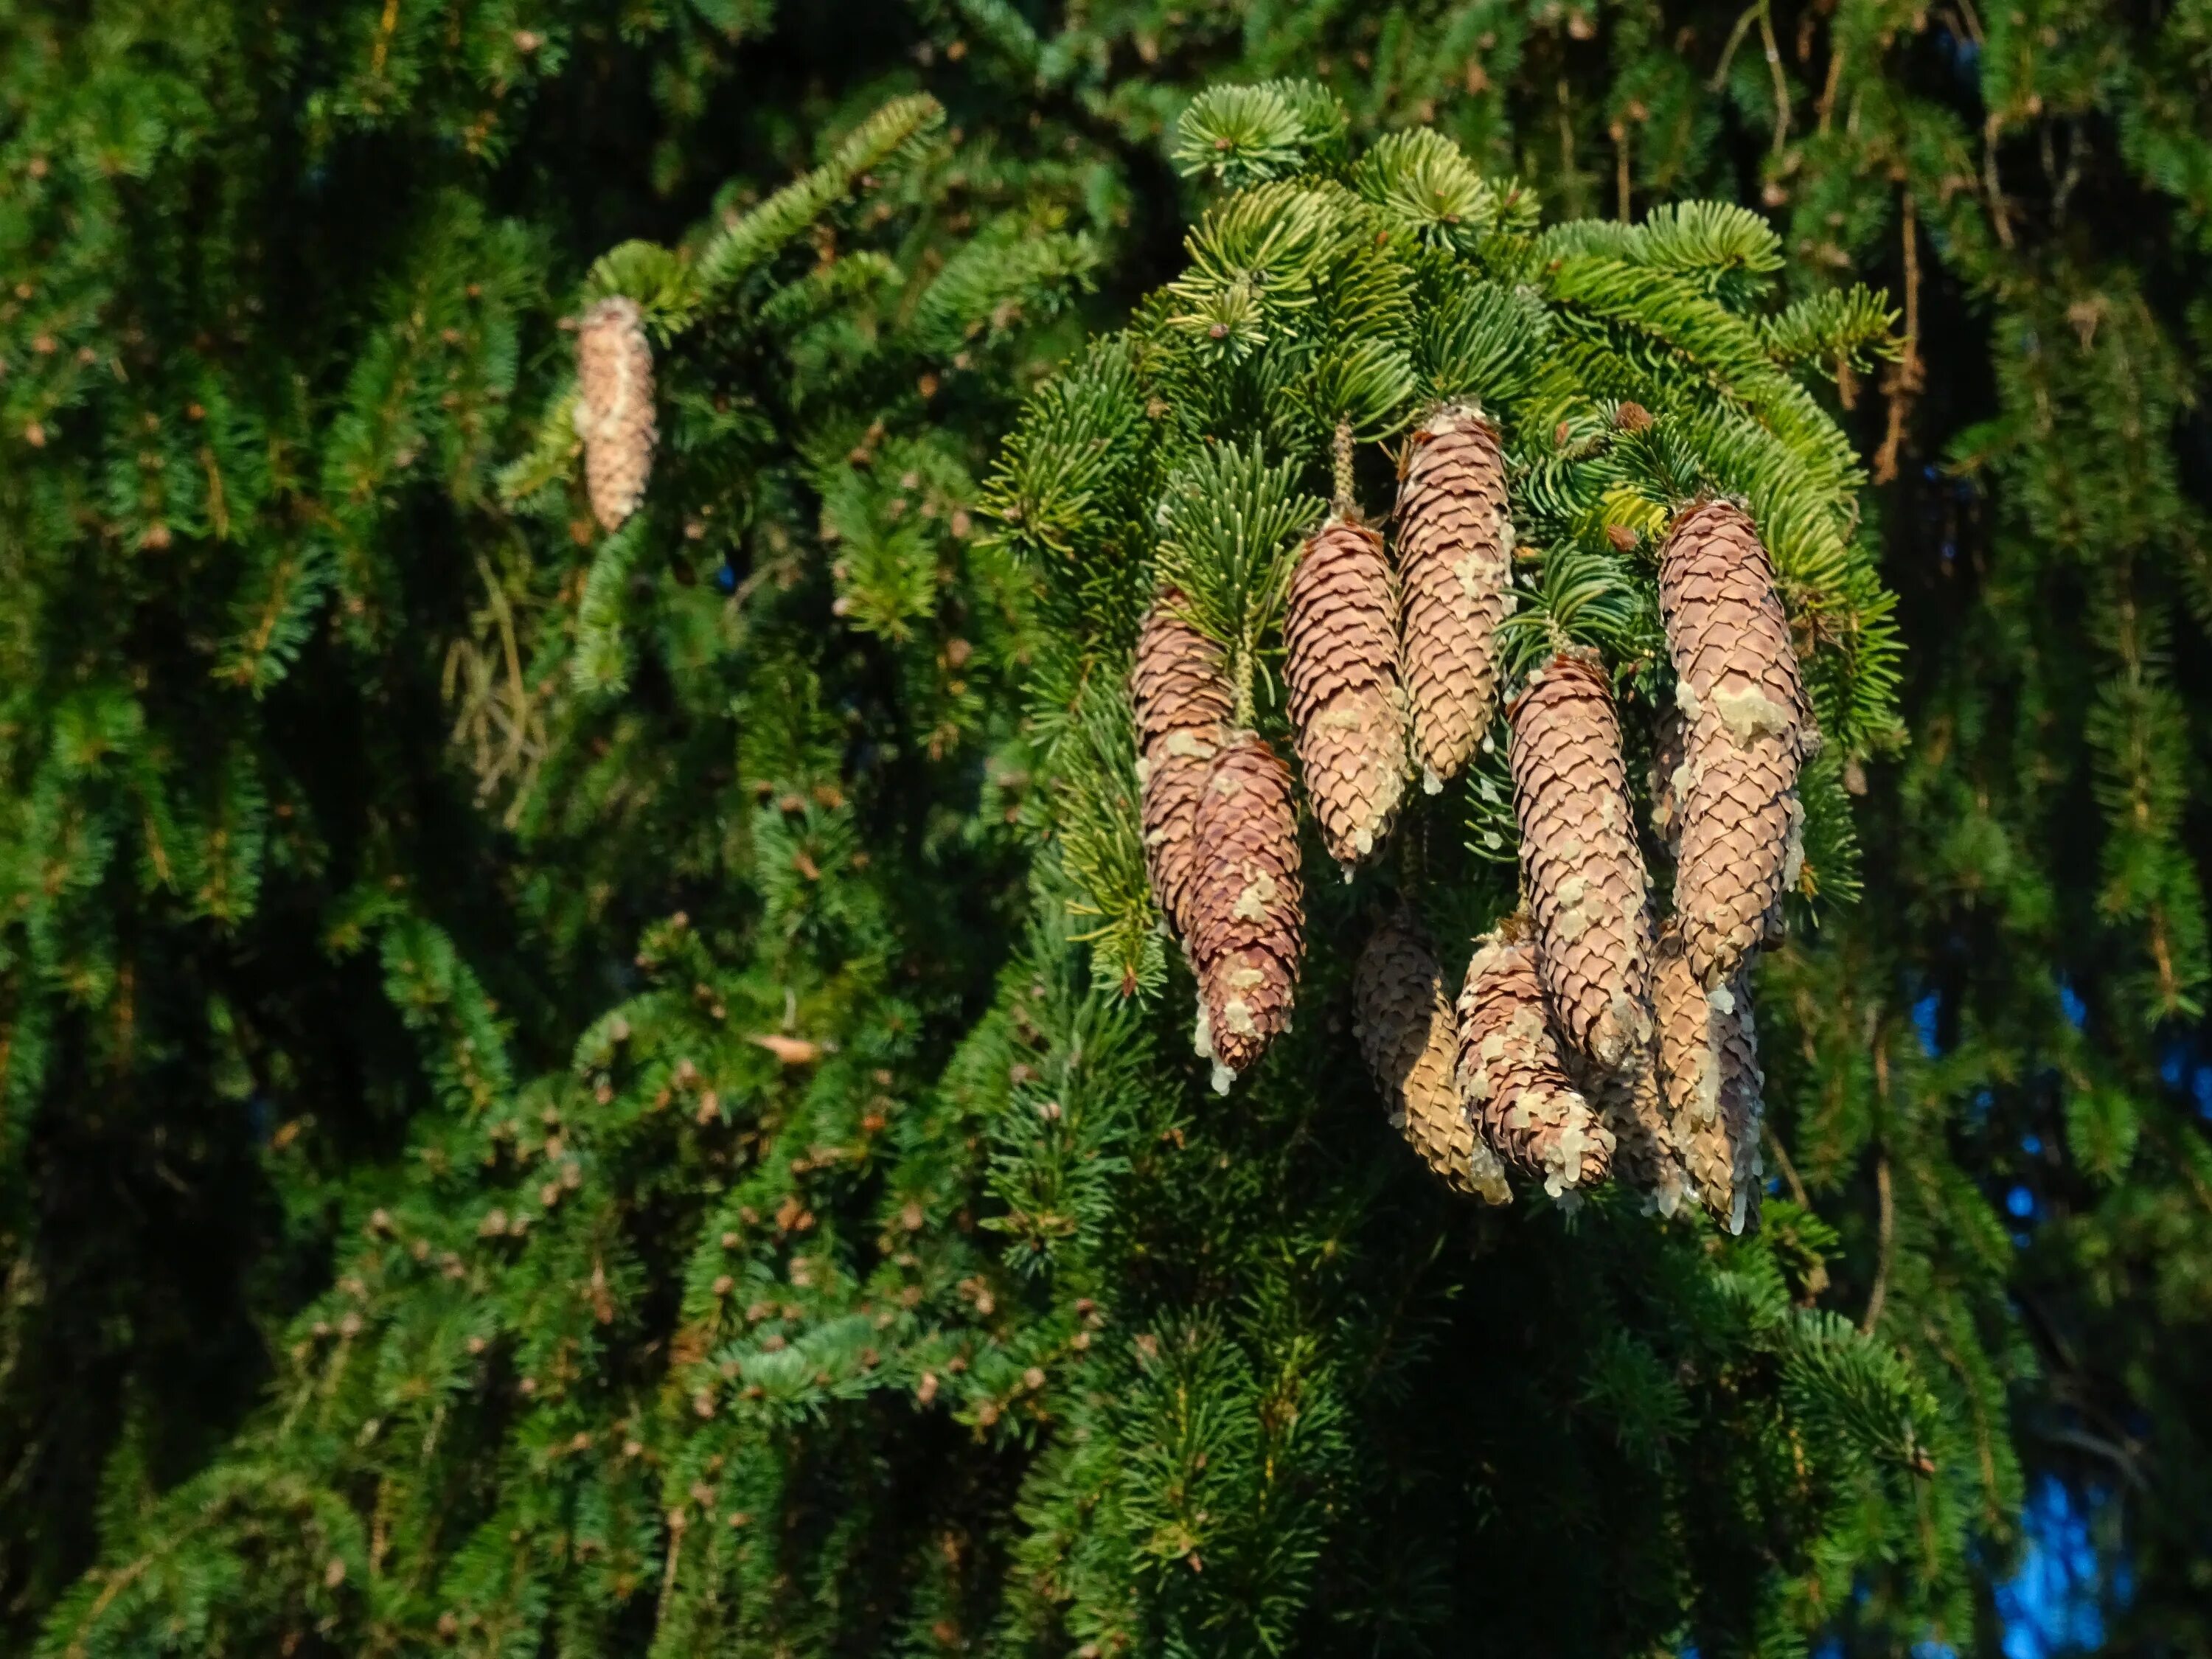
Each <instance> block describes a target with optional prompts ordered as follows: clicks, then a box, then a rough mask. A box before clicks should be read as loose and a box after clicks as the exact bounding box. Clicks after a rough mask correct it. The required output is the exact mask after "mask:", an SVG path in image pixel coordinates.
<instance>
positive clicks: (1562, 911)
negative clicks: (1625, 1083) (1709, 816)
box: [1510, 653, 1651, 1076]
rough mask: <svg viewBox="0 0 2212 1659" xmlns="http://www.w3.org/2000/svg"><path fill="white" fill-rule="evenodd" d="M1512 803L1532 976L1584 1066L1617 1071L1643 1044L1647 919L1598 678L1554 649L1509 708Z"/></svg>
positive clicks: (1621, 770) (1630, 1065)
mask: <svg viewBox="0 0 2212 1659" xmlns="http://www.w3.org/2000/svg"><path fill="white" fill-rule="evenodd" d="M1511 714H1512V720H1513V742H1512V747H1511V753H1510V759H1511V762H1512V767H1513V807H1514V812H1515V815H1516V817H1518V819H1519V820H1520V825H1521V878H1522V884H1523V886H1524V887H1526V889H1527V890H1528V905H1529V908H1530V910H1531V911H1532V912H1533V913H1534V920H1535V944H1536V962H1537V971H1538V972H1539V974H1541V976H1542V978H1543V982H1544V995H1545V998H1546V1000H1547V1003H1548V1005H1549V1006H1550V1009H1551V1014H1552V1019H1553V1024H1556V1025H1557V1026H1558V1027H1559V1030H1560V1031H1561V1032H1562V1033H1563V1034H1564V1035H1565V1037H1566V1039H1567V1041H1568V1043H1569V1045H1570V1047H1571V1048H1572V1049H1573V1050H1574V1052H1575V1054H1576V1055H1577V1058H1578V1060H1580V1061H1581V1062H1586V1066H1587V1069H1589V1070H1590V1071H1591V1072H1592V1073H1593V1074H1595V1073H1606V1074H1613V1073H1619V1074H1621V1075H1624V1076H1625V1075H1627V1074H1629V1073H1632V1072H1634V1071H1635V1070H1636V1069H1637V1067H1638V1066H1639V1065H1641V1063H1642V1057H1643V1054H1644V1049H1645V1048H1647V1047H1648V1046H1649V1044H1650V1037H1651V1014H1650V1004H1651V921H1650V911H1649V909H1648V902H1649V882H1648V878H1646V877H1645V875H1644V855H1643V854H1642V853H1641V851H1640V850H1639V849H1638V847H1637V842H1636V828H1635V822H1634V817H1633V808H1632V805H1631V804H1630V801H1629V796H1628V777H1627V769H1626V763H1624V762H1623V761H1622V759H1621V756H1620V723H1619V721H1618V720H1616V719H1615V718H1614V714H1613V692H1612V690H1611V688H1610V687H1609V686H1608V685H1607V682H1606V678H1605V671H1604V670H1603V669H1602V668H1601V667H1599V666H1598V665H1595V663H1593V662H1591V661H1589V659H1585V658H1583V657H1582V656H1580V655H1576V654H1570V653H1561V654H1560V655H1559V656H1557V657H1554V658H1553V659H1552V660H1551V662H1550V663H1549V664H1548V665H1546V666H1545V667H1544V668H1542V669H1541V670H1540V671H1538V672H1537V673H1536V674H1535V675H1534V677H1532V678H1530V680H1529V682H1528V689H1527V690H1524V691H1522V694H1521V696H1519V697H1518V698H1517V699H1516V701H1515V702H1514V705H1513V708H1512V710H1511Z"/></svg>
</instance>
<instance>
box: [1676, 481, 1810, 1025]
mask: <svg viewBox="0 0 2212 1659" xmlns="http://www.w3.org/2000/svg"><path fill="white" fill-rule="evenodd" d="M1659 609H1660V614H1661V616H1662V617H1663V618H1664V619H1665V622H1666V624H1667V647H1668V654H1669V655H1670V656H1671V657H1672V658H1673V659H1674V678H1675V696H1676V700H1677V701H1678V702H1680V705H1681V709H1682V714H1683V717H1684V719H1685V720H1686V727H1687V729H1686V734H1685V739H1684V752H1685V755H1686V766H1685V768H1684V769H1683V773H1682V777H1683V789H1682V831H1681V849H1680V855H1679V860H1678V867H1677V869H1676V872H1675V877H1674V908H1675V911H1676V914H1677V915H1679V916H1680V918H1681V924H1682V943H1683V946H1684V948H1685V950H1686V951H1687V953H1688V956H1689V960H1690V966H1691V968H1692V969H1693V970H1694V971H1695V972H1696V974H1697V976H1698V982H1699V984H1701V985H1704V986H1705V987H1708V988H1711V987H1714V986H1717V985H1722V984H1725V983H1726V982H1727V981H1729V979H1730V978H1732V977H1733V976H1734V975H1735V971H1736V969H1738V967H1740V966H1741V963H1742V962H1743V960H1744V957H1746V955H1747V953H1748V952H1750V951H1752V950H1753V948H1754V947H1755V946H1756V945H1758V944H1759V941H1760V939H1762V937H1763V936H1764V935H1765V931H1766V924H1767V917H1768V915H1769V913H1770V912H1771V910H1772V909H1773V908H1774V906H1775V904H1776V902H1777V901H1778V900H1779V899H1780V897H1781V896H1782V894H1783V893H1784V890H1787V889H1788V888H1789V887H1790V885H1791V884H1794V883H1795V882H1796V878H1797V872H1798V869H1799V867H1800V866H1802V861H1803V857H1804V854H1803V842H1802V836H1803V823H1804V815H1803V811H1802V808H1801V807H1800V806H1799V805H1798V802H1797V774H1798V769H1799V768H1800V767H1801V766H1802V764H1803V763H1804V761H1805V759H1806V757H1808V756H1809V755H1810V754H1811V753H1812V752H1813V750H1814V746H1815V745H1816V744H1817V742H1818V738H1817V734H1816V733H1815V732H1814V726H1813V718H1812V709H1811V707H1810V705H1809V704H1808V702H1806V699H1805V685H1804V681H1803V679H1802V677H1801V676H1800V674H1799V672H1798V669H1797V653H1796V647H1794V646H1793V645H1792V644H1791V643H1790V621H1789V618H1788V617H1786V616H1784V614H1783V610H1782V599H1781V596H1780V594H1778V592H1776V591H1775V586H1774V566H1773V563H1772V562H1771V560H1770V559H1769V558H1768V557H1767V554H1766V549H1765V547H1764V546H1763V545H1761V544H1760V542H1759V532H1758V529H1757V527H1756V526H1754V525H1753V523H1752V521H1751V519H1750V517H1749V515H1747V513H1745V512H1744V511H1743V509H1742V508H1741V507H1736V506H1735V505H1733V504H1732V503H1730V502H1728V501H1705V502H1702V503H1700V504H1699V505H1698V506H1696V507H1692V508H1691V509H1690V510H1689V511H1688V512H1687V513H1684V514H1683V515H1682V516H1681V517H1680V519H1679V520H1676V521H1675V524H1674V530H1673V531H1672V532H1671V533H1670V534H1669V535H1668V538H1667V544H1666V545H1665V546H1664V547H1663V548H1662V549H1661V550H1660V553H1659Z"/></svg>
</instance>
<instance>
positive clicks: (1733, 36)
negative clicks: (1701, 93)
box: [1705, 0, 1766, 92]
mask: <svg viewBox="0 0 2212 1659" xmlns="http://www.w3.org/2000/svg"><path fill="white" fill-rule="evenodd" d="M1765 7H1766V0H1752V3H1751V4H1750V5H1748V6H1747V7H1746V8H1745V9H1744V14H1743V15H1742V16H1741V17H1739V18H1737V19H1736V20H1735V27H1734V28H1732V29H1730V30H1729V38H1728V45H1726V46H1723V47H1722V48H1721V61H1720V67H1719V68H1717V69H1716V70H1714V71H1713V78H1712V79H1711V80H1710V81H1708V82H1705V90H1706V91H1707V92H1718V91H1719V90H1720V89H1721V88H1723V87H1724V86H1726V85H1727V84H1728V72H1729V64H1732V63H1734V62H1735V49H1736V48H1737V47H1738V46H1741V45H1742V44H1743V37H1744V36H1745V35H1747V34H1748V33H1751V26H1752V25H1753V23H1756V22H1757V21H1759V13H1760V12H1761V11H1763V10H1765Z"/></svg>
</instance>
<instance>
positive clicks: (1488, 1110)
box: [1458, 923, 1613, 1198]
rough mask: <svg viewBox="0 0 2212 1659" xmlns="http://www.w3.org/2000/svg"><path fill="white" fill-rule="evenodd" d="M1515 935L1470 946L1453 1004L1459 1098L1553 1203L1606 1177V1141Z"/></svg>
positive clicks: (1508, 930)
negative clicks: (1564, 1059) (1564, 1058)
mask: <svg viewBox="0 0 2212 1659" xmlns="http://www.w3.org/2000/svg"><path fill="white" fill-rule="evenodd" d="M1517 933H1518V929H1517V927H1516V925H1515V924H1510V923H1509V924H1508V925H1507V926H1506V927H1502V928H1500V929H1498V931H1497V932H1495V933H1488V934H1486V935H1484V937H1483V938H1481V939H1478V940H1477V941H1476V942H1475V948H1474V960H1473V961H1471V962H1469V963H1468V965H1467V983H1466V985H1465V987H1463V988H1462V990H1461V992H1460V997H1459V1067H1458V1082H1459V1090H1460V1095H1461V1097H1462V1099H1463V1100H1465V1101H1466V1103H1467V1109H1468V1114H1469V1115H1470V1116H1471V1117H1472V1118H1473V1119H1474V1125H1475V1127H1476V1128H1477V1130H1478V1131H1480V1135H1481V1138H1482V1139H1485V1140H1486V1141H1488V1142H1489V1144H1490V1145H1491V1146H1492V1147H1493V1148H1494V1149H1495V1150H1496V1152H1497V1153H1498V1156H1499V1157H1501V1158H1504V1161H1505V1162H1506V1163H1507V1164H1510V1165H1511V1166H1512V1167H1513V1168H1514V1169H1516V1170H1520V1171H1521V1172H1522V1174H1524V1175H1527V1176H1533V1177H1534V1178H1535V1179H1536V1180H1539V1181H1541V1182H1543V1183H1544V1190H1545V1191H1546V1192H1547V1193H1549V1194H1552V1196H1553V1197H1554V1198H1557V1197H1558V1196H1559V1194H1561V1193H1564V1192H1567V1191H1569V1190H1571V1189H1577V1188H1587V1187H1594V1186H1595V1185H1596V1184H1597V1183H1598V1182H1601V1181H1603V1180H1604V1179H1605V1177H1606V1174H1607V1171H1608V1170H1610V1169H1611V1168H1612V1166H1613V1131H1612V1130H1610V1129H1608V1128H1607V1127H1605V1125H1603V1124H1602V1123H1601V1122H1599V1121H1598V1120H1597V1117H1596V1115H1595V1114H1594V1113H1592V1111H1591V1110H1590V1109H1589V1102H1587V1101H1585V1100H1584V1099H1583V1097H1582V1096H1581V1095H1580V1094H1579V1093H1577V1091H1576V1090H1575V1085H1573V1083H1572V1082H1571V1081H1570V1080H1569V1079H1568V1077H1567V1073H1566V1068H1565V1066H1564V1065H1563V1064H1562V1063H1561V1060H1560V1057H1559V1044H1558V1043H1557V1042H1555V1041H1554V1040H1553V1036H1552V1028H1551V1024H1550V1023H1549V1022H1548V1021H1547V1019H1546V1018H1545V1017H1544V992H1543V987H1541V985H1540V984H1539V983H1538V982H1537V979H1536V960H1535V953H1534V951H1531V950H1530V949H1529V947H1528V944H1527V942H1526V941H1525V940H1522V939H1520V938H1519V937H1518V936H1517Z"/></svg>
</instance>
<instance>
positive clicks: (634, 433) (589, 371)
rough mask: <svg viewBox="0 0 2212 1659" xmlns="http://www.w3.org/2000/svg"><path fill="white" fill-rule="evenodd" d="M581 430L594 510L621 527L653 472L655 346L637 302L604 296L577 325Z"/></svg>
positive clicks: (656, 434)
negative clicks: (649, 343) (653, 346)
mask: <svg viewBox="0 0 2212 1659" xmlns="http://www.w3.org/2000/svg"><path fill="white" fill-rule="evenodd" d="M576 435H577V436H578V437H580V438H581V439H582V440H583V441H584V483H585V486H586V489H587V490H588V491H589V493H590V495H591V498H592V516H593V517H594V518H596V519H597V520H599V523H600V525H601V526H602V527H603V528H605V529H608V530H618V529H620V528H621V527H622V525H623V520H626V519H628V518H629V515H630V514H631V513H635V511H636V510H637V504H638V502H639V501H642V500H643V499H644V498H645V484H646V480H647V478H648V477H651V476H652V474H653V445H654V444H655V443H656V442H658V441H659V430H658V428H655V426H654V425H653V348H652V347H651V346H650V345H648V344H647V343H646V338H645V321H644V318H643V316H642V315H641V313H640V312H639V311H638V308H637V302H636V301H635V300H625V299H623V298H621V297H619V296H617V298H614V299H611V300H602V301H599V304H597V305H595V306H593V307H592V308H591V309H590V310H589V311H587V312H586V313H584V320H583V322H582V323H581V325H579V327H578V328H577V330H576Z"/></svg>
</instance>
